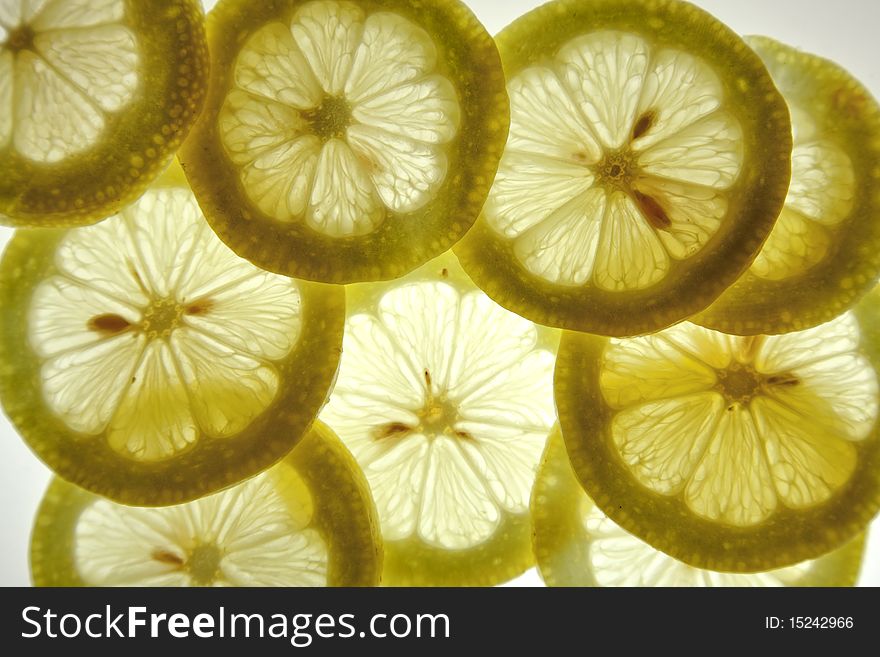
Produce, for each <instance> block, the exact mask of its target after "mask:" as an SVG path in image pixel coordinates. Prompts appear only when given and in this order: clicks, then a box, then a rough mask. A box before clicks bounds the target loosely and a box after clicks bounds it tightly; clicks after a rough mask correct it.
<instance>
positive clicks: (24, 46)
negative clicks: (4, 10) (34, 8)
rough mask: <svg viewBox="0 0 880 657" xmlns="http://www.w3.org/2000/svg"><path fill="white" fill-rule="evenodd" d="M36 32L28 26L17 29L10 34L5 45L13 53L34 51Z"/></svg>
mask: <svg viewBox="0 0 880 657" xmlns="http://www.w3.org/2000/svg"><path fill="white" fill-rule="evenodd" d="M35 36H36V35H35V34H34V31H33V30H32V29H31V28H30V26H28V25H21V26H19V27H16V28H15V29H14V30H12V31H11V32H10V33H9V36H8V37H7V38H6V42H5V43H4V44H3V45H4V46H5V47H6V48H9V49H10V50H11V51H12V52H20V51H22V50H33V49H34V37H35Z"/></svg>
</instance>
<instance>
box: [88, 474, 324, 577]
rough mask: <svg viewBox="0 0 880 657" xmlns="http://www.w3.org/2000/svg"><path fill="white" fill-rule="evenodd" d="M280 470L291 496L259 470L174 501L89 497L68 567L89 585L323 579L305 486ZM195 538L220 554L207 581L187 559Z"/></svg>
mask: <svg viewBox="0 0 880 657" xmlns="http://www.w3.org/2000/svg"><path fill="white" fill-rule="evenodd" d="M282 467H283V466H282ZM283 477H284V478H285V479H288V478H292V479H293V482H292V483H293V488H294V489H295V494H296V497H293V496H291V495H284V494H282V491H280V490H279V489H278V485H279V483H280V484H281V485H284V486H290V485H291V482H283V481H281V482H279V478H278V477H276V476H274V475H273V474H272V473H264V474H262V475H259V476H257V477H255V478H253V479H250V480H248V481H246V482H245V483H243V484H239V485H238V486H234V487H233V488H230V489H228V490H225V491H222V492H220V493H216V494H214V495H210V496H208V497H204V498H202V499H200V500H197V501H195V502H189V503H187V504H180V505H177V506H170V507H163V508H138V507H129V506H123V505H120V504H114V503H113V502H110V501H108V500H99V501H96V502H94V503H93V504H91V505H89V506H88V507H87V508H86V509H85V510H84V511H83V512H82V515H81V516H80V517H79V520H78V522H77V525H76V530H75V536H74V546H73V547H74V550H73V552H74V564H75V567H76V570H77V572H78V573H79V575H80V577H81V578H82V579H83V581H84V582H85V583H86V584H88V585H90V586H193V585H205V584H208V585H211V586H325V585H326V584H327V565H328V549H327V545H326V544H325V542H324V540H323V538H322V537H321V535H320V534H319V533H318V531H316V530H315V529H313V528H310V527H309V524H310V522H311V519H312V513H313V509H312V502H311V497H310V496H309V493H308V489H307V487H306V486H305V484H304V483H302V482H301V480H300V479H299V476H298V475H297V474H296V473H295V472H294V471H292V470H290V469H289V468H285V474H284V475H283ZM200 545H208V546H212V547H214V548H216V549H218V550H219V552H220V555H221V558H220V559H219V564H218V570H217V572H216V575H215V577H214V578H212V580H211V581H201V580H200V579H199V578H198V577H194V575H193V572H192V569H191V566H190V565H189V563H188V560H190V559H191V556H192V554H193V550H194V549H195V548H196V547H197V546H200ZM190 563H191V562H190Z"/></svg>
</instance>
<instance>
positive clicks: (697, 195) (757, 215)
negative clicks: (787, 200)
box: [455, 0, 791, 336]
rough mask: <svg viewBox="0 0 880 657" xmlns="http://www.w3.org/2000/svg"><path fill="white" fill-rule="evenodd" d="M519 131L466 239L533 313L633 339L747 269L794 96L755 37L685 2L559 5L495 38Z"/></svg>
mask: <svg viewBox="0 0 880 657" xmlns="http://www.w3.org/2000/svg"><path fill="white" fill-rule="evenodd" d="M497 41H498V47H499V50H500V51H501V57H502V61H503V63H504V69H505V72H506V73H507V76H508V83H507V87H508V93H509V95H510V103H511V127H510V136H509V139H508V142H507V147H506V150H505V153H504V156H503V157H502V160H501V163H500V165H499V169H498V175H497V177H496V179H495V183H494V185H493V187H492V190H491V192H490V194H489V198H488V201H487V203H486V207H485V209H484V211H483V214H482V215H481V218H480V220H479V221H478V222H477V223H476V225H475V226H474V229H473V230H472V231H471V232H470V233H468V235H467V237H466V238H465V239H464V240H462V242H460V243H459V245H457V247H456V249H455V250H456V254H457V255H458V257H459V259H460V260H461V263H462V265H463V266H464V268H465V270H466V271H467V272H468V274H469V275H470V276H471V277H472V278H473V279H474V282H475V283H477V285H479V286H480V287H481V288H482V289H483V290H485V291H486V293H487V294H488V295H489V296H490V297H492V298H493V299H494V300H495V301H497V302H498V303H500V304H501V305H502V306H504V307H506V308H509V309H510V310H513V311H515V312H517V313H519V314H521V315H523V316H524V317H527V318H529V319H531V320H533V321H535V322H539V323H541V324H547V325H551V326H557V327H562V328H567V329H575V330H581V331H589V332H592V333H600V334H603V335H616V336H625V335H637V334H640V333H648V332H651V331H654V330H658V329H660V328H664V327H666V326H669V325H671V324H673V323H675V322H677V321H679V320H681V319H684V318H686V317H689V316H690V315H692V314H694V313H695V312H697V311H700V310H703V309H705V308H706V307H707V306H708V305H709V304H710V303H711V302H712V301H714V300H715V299H716V298H717V297H718V295H719V294H720V293H721V292H722V291H723V290H724V289H725V288H726V287H727V286H728V285H730V284H731V283H733V282H734V281H735V280H736V278H737V277H738V276H739V275H740V274H741V273H742V272H743V270H745V268H746V267H747V266H748V265H749V263H750V262H751V261H752V259H753V258H754V257H755V255H756V254H757V252H758V250H759V248H760V246H761V243H762V242H763V241H764V239H765V238H766V237H767V235H768V233H769V232H770V229H771V228H772V226H773V223H774V221H775V219H776V216H777V215H778V214H779V210H780V209H781V207H782V203H783V199H784V197H785V190H786V189H787V187H788V182H789V171H790V156H791V134H790V132H791V126H790V123H789V119H788V111H787V109H786V107H785V102H784V100H783V99H782V97H781V96H780V95H779V93H778V92H777V91H776V88H775V87H774V86H773V82H772V80H771V79H770V76H769V74H768V73H767V70H766V69H765V68H764V66H763V65H762V64H761V62H760V60H759V59H758V58H757V57H756V56H755V55H754V54H753V53H752V52H751V51H750V50H749V49H748V48H747V46H746V45H745V44H744V43H743V42H742V41H741V40H740V39H739V37H737V36H736V35H734V34H733V33H732V32H731V31H730V30H728V29H727V28H726V27H724V26H723V25H722V24H721V23H719V22H718V21H717V20H715V19H714V18H712V17H711V16H709V15H708V14H706V13H704V12H703V11H702V10H700V9H698V8H696V7H694V6H692V5H690V4H686V3H683V2H677V1H675V0H655V1H650V2H649V1H643V0H558V1H557V2H552V3H549V4H547V5H544V6H543V7H540V8H538V9H536V10H534V11H533V12H531V13H529V14H526V15H525V16H523V17H522V18H519V19H518V20H516V21H514V22H513V23H512V24H511V25H510V26H508V27H507V28H505V29H504V30H503V31H502V32H501V33H500V34H499V35H498V39H497Z"/></svg>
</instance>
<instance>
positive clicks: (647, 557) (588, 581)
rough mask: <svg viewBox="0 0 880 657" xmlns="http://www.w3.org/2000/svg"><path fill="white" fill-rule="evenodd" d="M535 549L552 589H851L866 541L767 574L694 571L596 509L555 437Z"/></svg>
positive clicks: (538, 486) (536, 500) (537, 504)
mask: <svg viewBox="0 0 880 657" xmlns="http://www.w3.org/2000/svg"><path fill="white" fill-rule="evenodd" d="M531 508H532V526H533V528H534V534H533V545H534V548H535V558H536V560H537V562H538V570H539V572H540V574H541V577H542V579H543V580H544V581H545V582H546V583H547V585H549V586H852V585H853V584H855V582H856V579H857V577H858V574H859V569H860V566H861V562H862V557H863V553H864V549H865V539H864V535H859V536H858V537H856V538H854V539H852V540H851V541H849V542H848V543H846V544H845V545H844V546H843V547H841V548H838V549H836V550H834V551H832V552H829V553H828V554H826V555H823V556H821V557H819V558H817V559H814V560H810V561H803V562H801V563H798V564H795V565H793V566H788V567H786V568H780V569H777V570H771V571H767V572H761V573H723V572H717V571H714V570H703V569H700V568H694V567H693V566H689V565H687V564H685V563H682V562H681V561H678V560H677V559H674V558H672V557H670V556H669V555H667V554H664V553H663V552H660V551H659V550H655V549H654V548H652V547H651V546H650V545H648V544H647V543H645V542H644V541H642V540H640V539H638V538H636V537H635V536H633V535H632V534H630V533H628V532H627V531H626V530H624V529H622V528H621V527H620V526H619V525H617V524H616V523H615V522H614V521H613V520H611V519H610V518H609V517H608V516H606V515H605V514H604V513H602V511H601V510H600V509H599V508H598V507H597V506H596V505H595V504H593V501H592V500H591V499H590V498H589V496H588V495H587V494H586V493H585V492H584V490H583V488H581V486H580V484H579V483H578V481H577V479H576V478H575V476H574V472H572V469H571V465H570V464H569V461H568V455H567V454H566V451H565V444H564V443H563V441H562V434H561V433H559V432H558V431H557V432H555V433H554V434H553V435H552V436H551V438H550V441H549V442H548V445H547V449H546V451H545V452H544V458H543V460H542V461H541V467H540V468H539V470H538V476H537V479H536V480H535V487H534V489H533V490H532V500H531Z"/></svg>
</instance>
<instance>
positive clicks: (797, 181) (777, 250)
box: [750, 103, 855, 280]
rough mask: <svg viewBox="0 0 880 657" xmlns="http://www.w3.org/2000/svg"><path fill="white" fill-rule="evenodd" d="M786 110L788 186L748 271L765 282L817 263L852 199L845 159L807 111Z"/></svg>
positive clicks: (848, 165)
mask: <svg viewBox="0 0 880 657" xmlns="http://www.w3.org/2000/svg"><path fill="white" fill-rule="evenodd" d="M789 109H790V111H791V122H792V136H793V148H792V153H791V184H790V185H789V188H788V196H786V198H785V207H784V208H783V209H782V212H781V213H780V215H779V218H778V219H777V220H776V225H775V226H774V227H773V231H772V232H771V233H770V236H769V237H768V238H767V241H766V242H765V243H764V246H763V248H762V249H761V252H760V253H759V254H758V257H757V258H756V259H755V261H754V262H753V263H752V267H751V270H750V271H751V272H752V273H753V274H755V275H756V276H758V277H760V278H764V279H768V280H782V279H786V278H790V277H792V276H797V275H798V274H802V273H804V272H806V271H807V270H809V269H810V268H811V267H813V266H815V265H817V264H818V263H820V262H822V260H823V259H824V258H825V256H826V255H828V249H829V247H830V246H831V244H832V241H833V231H834V228H835V226H837V225H839V224H840V222H842V221H843V220H844V219H846V218H847V217H848V216H849V213H850V211H851V210H852V204H853V200H854V199H855V171H854V170H853V165H852V161H851V160H850V158H849V156H848V155H847V154H846V152H844V151H843V149H841V148H840V147H839V146H837V145H836V144H835V143H834V142H833V141H832V140H831V139H829V138H827V137H825V136H823V135H822V134H820V132H819V130H818V128H817V126H816V123H815V121H814V120H813V119H812V118H811V117H810V115H809V114H808V113H807V112H806V111H804V110H803V109H801V108H799V107H797V106H796V105H793V104H791V103H789Z"/></svg>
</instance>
